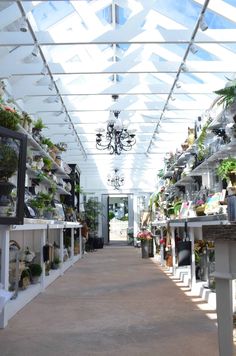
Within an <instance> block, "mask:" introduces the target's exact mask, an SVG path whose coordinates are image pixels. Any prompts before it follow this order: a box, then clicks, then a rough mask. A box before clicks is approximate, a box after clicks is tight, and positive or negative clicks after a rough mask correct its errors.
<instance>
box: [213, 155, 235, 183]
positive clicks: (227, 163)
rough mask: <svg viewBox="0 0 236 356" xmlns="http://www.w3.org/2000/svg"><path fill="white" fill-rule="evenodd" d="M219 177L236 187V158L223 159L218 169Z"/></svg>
mask: <svg viewBox="0 0 236 356" xmlns="http://www.w3.org/2000/svg"><path fill="white" fill-rule="evenodd" d="M217 175H218V176H219V177H220V178H221V179H226V180H227V181H230V182H231V185H232V186H233V187H235V186H236V158H233V157H229V158H226V159H223V160H222V161H221V163H220V165H219V166H218V168H217Z"/></svg>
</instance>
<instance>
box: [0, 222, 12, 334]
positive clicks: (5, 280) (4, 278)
mask: <svg viewBox="0 0 236 356" xmlns="http://www.w3.org/2000/svg"><path fill="white" fill-rule="evenodd" d="M0 238H1V241H2V254H1V283H2V285H3V288H4V289H5V290H6V291H8V289H9V241H10V233H9V230H8V226H6V227H5V228H4V229H2V230H0ZM7 323H8V319H7V315H6V313H5V308H3V310H2V312H1V313H0V328H5V327H6V326H7Z"/></svg>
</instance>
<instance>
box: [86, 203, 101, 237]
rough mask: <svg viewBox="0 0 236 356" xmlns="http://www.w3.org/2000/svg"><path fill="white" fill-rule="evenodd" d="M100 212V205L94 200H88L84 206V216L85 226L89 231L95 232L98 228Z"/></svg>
mask: <svg viewBox="0 0 236 356" xmlns="http://www.w3.org/2000/svg"><path fill="white" fill-rule="evenodd" d="M101 211H102V204H101V203H100V202H98V201H96V200H94V199H91V198H90V199H89V200H88V201H87V202H86V203H85V204H84V215H85V219H86V221H87V225H88V227H89V228H90V230H91V231H96V230H97V226H98V217H99V215H100V214H101Z"/></svg>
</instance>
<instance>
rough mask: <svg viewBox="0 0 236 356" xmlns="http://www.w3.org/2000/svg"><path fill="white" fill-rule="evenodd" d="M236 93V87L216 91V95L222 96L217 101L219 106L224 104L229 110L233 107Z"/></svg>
mask: <svg viewBox="0 0 236 356" xmlns="http://www.w3.org/2000/svg"><path fill="white" fill-rule="evenodd" d="M235 91H236V86H235V85H232V86H228V87H225V88H223V89H219V90H216V91H214V93H215V94H217V95H219V96H220V97H219V100H218V101H217V103H218V105H221V104H223V106H224V108H227V107H229V106H230V105H232V104H233V102H234V100H235V97H236V94H235Z"/></svg>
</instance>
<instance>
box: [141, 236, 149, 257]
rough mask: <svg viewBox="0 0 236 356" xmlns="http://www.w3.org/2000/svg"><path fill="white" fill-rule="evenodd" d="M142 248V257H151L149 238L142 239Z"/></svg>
mask: <svg viewBox="0 0 236 356" xmlns="http://www.w3.org/2000/svg"><path fill="white" fill-rule="evenodd" d="M141 249H142V258H149V241H148V240H142V241H141Z"/></svg>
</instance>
